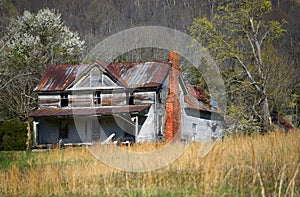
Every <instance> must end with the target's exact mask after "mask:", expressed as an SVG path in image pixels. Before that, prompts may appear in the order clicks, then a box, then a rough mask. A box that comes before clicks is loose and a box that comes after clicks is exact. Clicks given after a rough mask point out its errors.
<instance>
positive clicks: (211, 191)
mask: <svg viewBox="0 0 300 197" xmlns="http://www.w3.org/2000/svg"><path fill="white" fill-rule="evenodd" d="M160 146H164V145H163V144H160V145H159V146H157V145H153V144H143V145H133V146H131V147H123V149H128V150H129V151H138V152H147V151H151V150H155V149H157V148H160ZM202 147H203V145H201V144H199V143H193V144H191V145H190V147H189V148H188V149H187V151H185V152H184V154H183V155H182V156H181V157H180V158H178V159H177V160H176V161H175V162H173V163H171V164H170V165H167V166H165V167H163V168H160V169H157V170H154V171H147V172H124V171H120V170H117V169H113V168H111V167H109V166H107V165H104V164H103V163H101V162H100V161H98V160H97V159H95V158H94V157H93V156H92V155H91V154H90V152H89V151H88V149H87V148H84V147H83V148H66V149H62V150H59V149H54V150H50V151H40V152H31V151H28V152H1V153H0V196H278V197H279V196H300V175H299V174H300V173H299V171H300V166H299V165H300V131H292V132H289V133H283V132H280V131H277V132H272V133H269V134H266V135H263V136H262V135H254V136H244V137H228V138H225V140H224V141H223V142H222V141H218V142H216V143H215V145H214V146H213V148H212V149H211V150H210V151H209V152H208V153H207V154H206V155H204V156H203V155H200V156H199V152H200V151H201V148H202ZM99 150H100V151H101V150H102V148H101V147H99ZM103 150H104V149H103ZM105 150H106V151H107V147H105Z"/></svg>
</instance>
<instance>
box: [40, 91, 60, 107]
mask: <svg viewBox="0 0 300 197" xmlns="http://www.w3.org/2000/svg"><path fill="white" fill-rule="evenodd" d="M38 102H39V107H40V108H43V107H59V106H60V95H55V94H48V95H45V94H40V95H38Z"/></svg>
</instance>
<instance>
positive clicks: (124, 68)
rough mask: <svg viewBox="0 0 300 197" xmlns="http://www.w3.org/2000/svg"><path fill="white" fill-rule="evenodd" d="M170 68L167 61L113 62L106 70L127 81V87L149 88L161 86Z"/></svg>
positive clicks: (124, 81)
mask: <svg viewBox="0 0 300 197" xmlns="http://www.w3.org/2000/svg"><path fill="white" fill-rule="evenodd" d="M169 69H170V65H169V63H166V62H143V63H136V62H126V63H123V62H122V63H112V64H109V65H108V66H107V67H106V70H107V71H108V72H110V73H111V74H113V75H114V77H115V78H117V79H118V80H120V81H122V82H123V83H125V85H126V87H127V88H149V87H158V86H160V85H161V84H162V83H163V81H164V79H165V78H166V76H167V74H168V72H169Z"/></svg>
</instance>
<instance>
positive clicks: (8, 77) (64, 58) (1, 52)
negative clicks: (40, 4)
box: [0, 9, 84, 136]
mask: <svg viewBox="0 0 300 197" xmlns="http://www.w3.org/2000/svg"><path fill="white" fill-rule="evenodd" d="M1 43H2V44H3V45H2V47H1V49H0V60H1V61H0V75H1V79H0V92H1V94H0V110H1V111H2V114H1V115H2V116H5V117H16V116H17V117H19V118H20V119H21V120H22V121H26V122H27V128H28V129H29V128H30V126H29V121H28V118H29V113H30V112H31V111H32V110H33V109H34V108H35V107H36V96H35V95H34V94H33V88H34V86H35V85H36V84H37V82H38V80H39V79H40V78H41V75H42V74H43V72H44V70H45V69H46V67H47V66H48V65H49V64H56V63H58V64H68V63H72V64H74V63H78V62H79V61H80V58H81V55H82V52H83V50H84V41H81V40H80V38H79V35H78V33H76V32H72V31H71V30H70V29H69V28H68V27H67V26H65V25H64V22H62V21H61V15H60V14H59V13H58V12H56V11H55V10H50V9H41V10H39V11H38V12H37V13H36V14H33V13H30V12H28V11H25V12H24V14H23V16H20V17H17V18H16V19H12V20H11V21H10V23H9V25H8V27H7V28H6V32H5V36H4V38H3V39H2V40H1ZM29 136H30V135H29Z"/></svg>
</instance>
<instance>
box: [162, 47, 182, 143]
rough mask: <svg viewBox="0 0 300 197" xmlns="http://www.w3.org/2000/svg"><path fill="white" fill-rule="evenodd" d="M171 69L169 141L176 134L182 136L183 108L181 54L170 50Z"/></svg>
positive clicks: (167, 129)
mask: <svg viewBox="0 0 300 197" xmlns="http://www.w3.org/2000/svg"><path fill="white" fill-rule="evenodd" d="M169 61H170V62H171V66H172V68H171V71H170V73H169V95H168V97H167V100H166V127H165V134H166V140H167V141H168V142H169V141H171V140H173V139H174V137H175V135H176V134H178V135H177V136H179V137H180V125H181V109H180V100H179V85H178V83H179V72H180V71H179V54H178V53H177V52H175V51H170V52H169Z"/></svg>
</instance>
